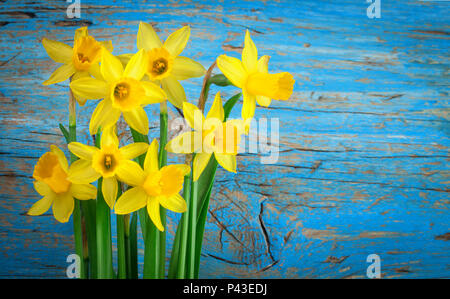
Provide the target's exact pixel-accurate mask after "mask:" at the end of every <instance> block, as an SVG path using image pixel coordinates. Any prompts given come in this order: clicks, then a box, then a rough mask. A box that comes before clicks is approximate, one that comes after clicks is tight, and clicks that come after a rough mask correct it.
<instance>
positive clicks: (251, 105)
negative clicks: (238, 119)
mask: <svg viewBox="0 0 450 299" xmlns="http://www.w3.org/2000/svg"><path fill="white" fill-rule="evenodd" d="M255 108H256V98H255V96H254V95H252V94H249V93H247V92H245V91H244V102H243V104H242V112H241V114H242V119H243V120H244V121H246V120H248V119H252V118H253V116H254V115H255Z"/></svg>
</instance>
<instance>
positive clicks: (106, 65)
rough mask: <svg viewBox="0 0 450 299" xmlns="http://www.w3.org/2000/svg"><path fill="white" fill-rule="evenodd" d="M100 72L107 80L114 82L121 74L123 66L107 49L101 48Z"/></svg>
mask: <svg viewBox="0 0 450 299" xmlns="http://www.w3.org/2000/svg"><path fill="white" fill-rule="evenodd" d="M100 72H101V73H102V76H103V78H105V80H106V81H107V82H114V81H117V80H119V79H120V77H121V76H122V74H123V66H122V63H121V62H120V60H119V59H118V58H117V57H114V55H112V54H111V53H109V52H108V51H107V50H102V59H101V64H100Z"/></svg>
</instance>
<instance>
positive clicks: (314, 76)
mask: <svg viewBox="0 0 450 299" xmlns="http://www.w3.org/2000/svg"><path fill="white" fill-rule="evenodd" d="M0 2H1V6H0V30H1V35H0V50H1V51H0V105H1V107H0V146H1V148H0V164H1V168H0V188H1V192H0V265H1V268H0V277H1V278H6V277H16V278H20V277H64V276H65V267H66V266H67V263H66V257H67V255H68V254H70V253H73V251H74V249H73V239H72V225H71V223H68V224H58V223H56V221H55V220H54V219H53V217H52V216H51V214H50V213H47V214H45V215H43V216H40V217H29V216H26V215H25V212H26V211H27V210H28V208H29V207H30V206H31V204H32V203H34V202H35V201H36V200H38V199H39V197H38V195H37V193H35V192H34V190H33V187H32V177H31V174H32V169H33V166H34V164H35V163H36V161H37V159H38V157H39V156H40V155H42V154H43V153H44V152H46V151H47V150H48V149H49V146H50V144H57V145H59V146H60V147H61V148H64V149H65V150H66V153H67V147H66V146H65V145H64V140H63V137H62V136H61V133H60V132H59V130H58V123H60V122H61V123H67V121H68V120H67V87H68V86H67V82H66V83H62V84H56V85H54V86H50V87H44V86H42V85H41V83H42V82H43V81H44V80H46V79H47V78H48V77H49V76H50V74H51V73H52V71H53V70H54V69H55V68H56V67H57V65H56V63H53V62H52V61H51V60H50V59H49V58H48V57H47V55H46V53H45V51H44V49H43V47H42V45H41V43H40V41H41V39H42V38H43V37H48V38H51V39H55V40H59V41H63V42H66V43H69V44H72V39H73V33H74V30H75V29H76V28H77V27H79V26H82V25H88V26H89V31H90V33H91V34H92V35H94V36H95V37H96V38H98V39H100V40H112V42H113V45H114V46H115V49H114V53H115V54H122V53H129V52H133V51H135V50H136V34H137V29H138V24H139V21H141V20H142V21H147V22H151V23H152V24H153V25H154V27H155V28H156V30H157V31H158V34H160V35H161V36H162V38H165V37H167V36H168V34H170V33H171V32H172V31H173V30H175V29H176V28H179V27H181V26H182V25H186V24H189V25H190V26H191V30H192V33H191V38H190V41H189V43H188V46H187V48H186V50H185V51H184V52H183V55H185V56H188V57H192V58H194V59H196V60H197V61H199V62H201V63H202V64H203V65H204V66H205V67H208V66H209V65H210V64H211V63H212V62H213V61H214V59H215V58H216V57H217V56H218V55H220V54H223V53H226V54H228V55H232V56H235V57H239V56H240V52H241V50H242V45H243V40H244V33H245V30H246V29H249V30H250V33H251V34H252V37H253V40H254V42H255V43H256V45H257V47H258V51H259V55H270V56H271V57H272V58H271V61H270V65H269V70H270V71H271V72H278V71H289V72H291V73H292V74H293V75H294V77H295V79H296V85H295V88H294V94H293V96H292V98H291V99H290V100H289V101H287V102H277V101H274V102H273V103H272V105H271V106H270V107H269V108H268V109H264V108H261V107H258V109H257V111H256V117H257V118H259V117H274V118H279V120H280V132H279V138H280V141H279V144H280V156H279V160H278V162H277V163H276V164H273V165H269V164H265V165H264V164H261V163H260V156H259V155H257V154H249V153H247V154H242V155H240V156H239V158H238V169H239V170H238V173H237V174H231V173H228V172H226V171H224V170H223V169H221V168H219V171H218V173H217V180H216V183H215V185H214V190H213V195H212V198H211V205H210V209H209V215H208V223H207V225H206V235H205V239H204V250H203V256H202V260H201V270H200V277H202V278H227V277H234V278H248V277H257V278H283V277H284V278H299V277H300V278H302V277H307V278H347V277H349V278H364V277H366V276H365V275H366V268H367V266H368V265H369V264H368V263H366V258H367V256H368V255H369V254H372V253H375V254H378V255H379V256H380V257H381V270H382V275H383V277H385V278H394V277H402V278H418V277H420V278H441V277H446V278H449V277H450V271H449V267H450V256H449V249H450V247H449V243H448V240H449V237H448V236H449V231H450V228H449V211H448V207H449V206H448V204H449V183H450V176H449V171H450V170H449V167H448V164H447V163H448V162H449V158H450V155H449V146H450V140H449V135H450V125H449V120H450V117H449V110H450V106H449V95H448V92H449V66H450V61H449V57H450V55H449V54H450V53H449V49H450V47H449V39H450V28H449V20H450V18H449V16H450V6H449V5H450V4H449V3H448V2H439V1H436V2H434V1H430V2H423V1H414V0H411V1H382V7H381V8H382V15H381V19H369V18H367V16H366V8H367V6H368V4H367V3H366V1H363V0H352V1H350V0H347V1H312V0H305V1H294V0H292V1H261V2H254V1H196V2H193V1H192V2H191V1H149V2H143V1H142V2H141V1H123V0H122V1H86V0H81V3H82V10H81V17H82V18H81V19H79V20H75V19H74V20H69V19H67V18H66V17H65V11H66V7H67V6H66V5H67V4H66V3H65V2H64V1H32V2H31V1H0ZM216 72H217V69H216ZM201 82H202V81H201V78H199V79H192V80H187V81H185V82H184V83H183V85H184V86H185V89H186V94H187V96H188V98H189V100H190V101H191V102H196V99H197V98H198V93H199V90H200V88H201ZM217 90H218V89H213V90H212V92H211V93H210V94H214V93H215V92H217ZM234 92H235V89H234V88H226V89H225V90H224V91H223V94H224V96H225V97H229V96H232V95H233V94H234ZM210 104H211V101H209V102H208V103H207V109H209V105H210ZM95 105H96V103H95V102H94V101H90V102H88V103H87V105H86V106H84V107H82V108H81V109H79V111H78V112H79V117H78V123H79V130H78V135H79V136H80V139H81V140H82V141H85V142H91V141H90V138H89V136H88V135H87V134H88V130H87V128H88V121H89V118H90V114H91V113H92V111H93V109H94V108H95ZM240 108H241V103H239V104H238V105H237V106H236V108H235V110H234V111H233V113H232V117H239V115H240ZM146 110H147V112H148V115H149V118H150V126H151V130H150V137H151V138H153V137H157V134H158V132H159V128H158V107H157V106H148V107H147V108H146ZM169 117H171V118H172V119H173V118H174V117H176V112H174V110H172V111H170V115H169ZM174 134H175V131H174V132H171V136H173V135H174ZM126 140H127V139H126V138H125V141H126ZM169 159H170V160H171V161H176V160H177V159H179V157H177V156H175V155H170V156H169ZM169 217H170V218H171V221H169V225H168V226H169V227H168V231H169V233H170V234H169V236H170V238H169V242H168V243H169V245H170V244H171V241H172V237H173V232H174V230H175V228H176V221H177V219H178V218H177V216H176V215H174V214H173V213H170V214H169ZM113 227H114V225H113ZM169 248H170V247H169ZM140 250H141V251H142V243H141V244H140ZM141 262H142V261H141Z"/></svg>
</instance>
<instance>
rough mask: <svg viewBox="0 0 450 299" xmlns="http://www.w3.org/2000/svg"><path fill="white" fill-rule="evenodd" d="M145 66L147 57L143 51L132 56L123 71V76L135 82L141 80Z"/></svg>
mask: <svg viewBox="0 0 450 299" xmlns="http://www.w3.org/2000/svg"><path fill="white" fill-rule="evenodd" d="M146 65H147V55H146V53H145V50H144V49H141V50H140V51H139V52H137V53H136V54H134V55H133V56H132V57H131V59H130V61H129V62H128V63H127V66H126V67H125V70H124V71H123V76H124V77H128V78H133V79H136V80H141V79H142V77H143V76H144V74H145V68H146Z"/></svg>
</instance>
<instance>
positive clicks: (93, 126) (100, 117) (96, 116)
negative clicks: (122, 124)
mask: <svg viewBox="0 0 450 299" xmlns="http://www.w3.org/2000/svg"><path fill="white" fill-rule="evenodd" d="M119 117H120V110H119V109H116V108H114V107H113V106H112V102H111V100H110V99H105V100H103V101H101V102H100V103H98V105H97V108H95V110H94V113H92V116H91V121H90V123H89V132H90V134H91V135H95V134H97V132H98V129H99V128H100V127H103V128H104V127H108V126H111V125H114V124H115V123H116V122H117V121H118V120H119Z"/></svg>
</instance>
